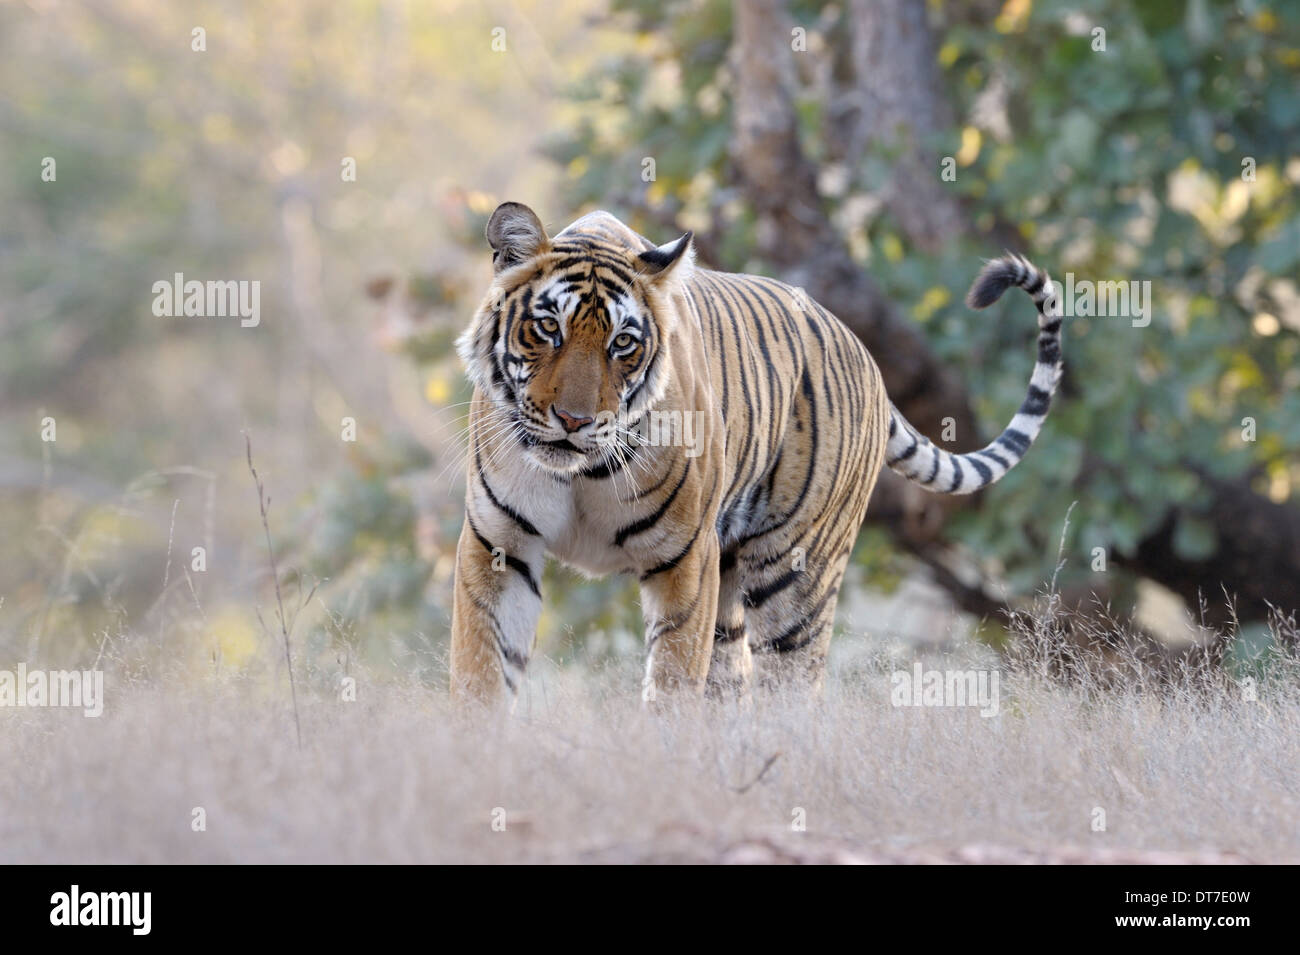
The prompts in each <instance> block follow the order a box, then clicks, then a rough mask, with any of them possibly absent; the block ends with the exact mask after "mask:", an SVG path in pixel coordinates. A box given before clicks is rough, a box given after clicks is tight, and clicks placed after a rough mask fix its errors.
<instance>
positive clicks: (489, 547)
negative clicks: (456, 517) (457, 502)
mask: <svg viewBox="0 0 1300 955" xmlns="http://www.w3.org/2000/svg"><path fill="white" fill-rule="evenodd" d="M465 521H466V523H468V524H469V529H470V530H471V531H473V532H474V536H475V537H477V538H478V542H479V543H480V544H482V545H483V549H484V550H486V551H487V552H488V553H489V554H491V555H492V556H493V557H496V554H495V553H494V551H495V550H496V549H497V548H496V545H494V544H493V543H492V542H491V541H490V540H488V539H487V538H486V537H484V536H483V535H482V534H481V533H479V529H478V528H477V527H475V526H474V520H473V519H472V518H471V517H470V516H469V515H468V514H466V515H465ZM501 550H502V553H503V554H504V553H505V548H502V549H501ZM505 558H506V566H507V567H509V568H510V569H511V570H514V571H516V572H517V573H518V574H519V575H520V576H521V577H523V578H524V582H525V583H527V584H528V589H529V590H531V591H532V592H533V593H534V594H536V595H537V596H538V597H541V596H542V589H541V588H540V587H538V586H537V581H536V580H535V579H534V578H533V570H532V568H531V567H529V566H528V565H527V564H525V563H524V562H523V561H522V560H520V559H519V558H518V557H514V556H512V555H510V554H505Z"/></svg>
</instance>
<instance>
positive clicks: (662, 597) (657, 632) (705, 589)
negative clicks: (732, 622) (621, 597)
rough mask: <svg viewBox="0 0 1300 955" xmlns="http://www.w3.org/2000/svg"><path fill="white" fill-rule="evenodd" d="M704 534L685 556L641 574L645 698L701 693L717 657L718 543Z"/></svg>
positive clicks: (712, 537) (709, 535)
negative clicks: (712, 661)
mask: <svg viewBox="0 0 1300 955" xmlns="http://www.w3.org/2000/svg"><path fill="white" fill-rule="evenodd" d="M705 526H706V527H708V528H709V530H708V531H706V532H704V533H700V534H699V535H698V538H697V539H696V540H694V541H692V543H691V544H690V545H689V548H688V550H687V551H686V553H685V554H684V555H682V556H681V557H679V558H676V560H675V562H673V561H670V562H668V563H666V564H664V565H661V566H659V567H655V568H652V569H651V570H650V571H648V572H646V573H645V574H643V575H642V576H641V606H642V612H643V616H644V618H645V638H646V644H647V656H646V674H645V682H644V683H643V684H642V690H643V692H642V699H643V700H644V701H645V702H646V703H654V702H655V701H656V699H657V697H658V696H659V694H661V693H665V692H666V693H672V692H674V691H677V690H683V691H686V692H688V693H692V694H699V693H702V692H703V690H704V680H705V677H706V676H707V675H708V672H709V660H710V658H711V656H712V653H713V629H714V624H715V619H716V616H717V612H718V539H717V536H716V535H715V534H714V533H712V521H707V522H706V523H705Z"/></svg>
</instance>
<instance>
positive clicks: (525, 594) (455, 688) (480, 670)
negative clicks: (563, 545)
mask: <svg viewBox="0 0 1300 955" xmlns="http://www.w3.org/2000/svg"><path fill="white" fill-rule="evenodd" d="M489 535H492V536H489ZM544 561H545V550H544V547H543V545H542V543H541V539H540V538H537V537H524V536H523V535H519V534H512V533H511V532H510V531H509V529H508V528H502V527H500V526H498V525H496V524H494V523H489V522H484V525H483V526H480V524H479V520H477V519H476V518H475V516H474V514H473V512H472V510H469V511H467V512H466V515H465V527H464V529H463V530H462V531H461V535H460V543H459V545H458V546H457V548H456V584H455V598H454V601H453V605H452V618H451V694H452V698H453V699H454V700H456V702H458V703H464V702H466V701H469V700H476V701H479V702H484V703H492V702H495V701H497V700H500V699H502V698H503V697H505V698H508V699H509V701H510V703H511V704H513V702H514V699H515V695H516V693H517V692H518V690H519V685H520V683H522V682H523V677H524V671H525V669H526V668H527V666H528V658H529V656H530V655H531V654H532V651H533V644H534V642H535V640H536V636H537V619H538V617H539V616H540V615H541V611H542V594H541V587H540V586H539V581H540V579H541V570H542V565H543V563H544Z"/></svg>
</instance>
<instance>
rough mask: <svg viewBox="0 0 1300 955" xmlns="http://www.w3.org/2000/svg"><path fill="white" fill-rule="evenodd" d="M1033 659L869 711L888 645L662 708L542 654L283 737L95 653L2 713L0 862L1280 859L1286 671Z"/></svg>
mask: <svg viewBox="0 0 1300 955" xmlns="http://www.w3.org/2000/svg"><path fill="white" fill-rule="evenodd" d="M930 662H931V663H932V664H933V665H936V666H940V667H942V666H944V663H943V661H941V660H934V661H930ZM1042 662H1043V658H1042V657H1041V656H1039V657H1035V656H1034V655H1033V654H1030V655H1027V656H1026V657H1024V658H1023V659H1022V661H1021V662H1020V663H1018V664H1007V663H1003V664H1001V665H1002V667H1003V670H1002V672H1001V712H1000V715H998V716H995V717H992V718H981V717H980V716H979V715H978V713H977V712H975V711H974V710H970V709H956V708H934V709H925V708H897V707H894V706H892V705H891V704H890V700H889V696H890V679H889V673H890V671H891V670H892V669H894V667H895V666H897V665H898V664H896V663H890V662H889V661H886V660H883V659H879V658H870V659H865V660H864V659H863V658H862V657H861V656H859V657H857V658H856V659H855V660H854V661H853V662H852V664H845V663H843V661H841V663H840V664H839V665H838V666H837V667H836V668H835V669H834V670H833V672H832V678H831V679H830V680H829V681H828V689H827V693H826V696H825V697H824V698H823V699H822V700H821V701H820V702H818V703H811V704H810V703H808V702H806V701H799V700H790V699H782V698H779V697H775V696H771V695H766V696H761V697H759V698H758V699H757V700H756V701H755V703H754V705H753V707H752V708H750V709H748V710H737V709H736V708H734V707H730V708H729V707H721V706H715V705H690V706H680V707H676V708H673V709H671V710H670V711H669V712H665V713H662V714H659V715H650V714H648V713H645V712H643V711H642V710H641V709H640V708H639V705H638V702H637V695H636V692H635V690H636V686H637V679H636V675H635V673H634V672H632V669H631V663H632V661H629V667H628V669H627V671H626V672H612V671H610V672H605V673H590V672H581V671H580V670H579V669H578V668H567V669H563V670H561V669H554V668H550V667H548V666H547V665H546V664H545V662H544V661H542V662H541V664H540V666H539V667H538V669H537V672H536V673H535V674H534V676H533V679H532V681H531V684H530V686H529V687H528V689H527V692H526V694H525V696H524V698H522V699H521V701H520V705H519V707H518V710H517V712H516V713H515V715H514V716H512V717H495V718H483V719H480V720H477V721H471V722H466V721H464V720H461V719H459V718H457V717H456V716H455V715H454V714H453V713H452V712H451V710H450V707H449V704H448V700H447V698H446V694H445V692H444V691H441V690H436V689H429V688H425V687H418V686H399V685H392V684H382V683H374V682H369V681H368V680H367V679H366V678H365V677H364V676H363V677H361V678H360V679H359V680H358V688H357V697H358V699H357V701H356V702H342V701H339V700H335V699H332V698H330V696H328V695H326V694H323V693H321V692H320V691H319V690H316V691H313V692H306V693H303V692H301V686H302V685H303V684H300V693H299V706H300V710H301V719H302V736H303V745H302V748H301V749H299V747H298V745H297V743H296V742H295V733H294V720H293V714H292V712H291V710H290V706H289V703H288V687H287V685H285V684H284V683H283V680H281V685H279V686H275V687H274V688H273V687H272V686H271V685H269V683H268V682H259V683H254V682H252V681H249V680H240V679H229V678H216V677H212V678H209V679H206V680H200V681H199V682H198V685H195V681H194V680H193V678H191V679H189V680H186V681H184V682H181V681H179V680H177V681H175V682H173V681H171V680H168V679H165V678H161V677H154V678H153V679H151V680H148V681H138V682H133V681H132V680H131V679H129V678H128V677H126V676H125V675H124V674H125V672H126V668H125V667H123V668H121V670H122V672H121V673H115V672H114V669H113V668H112V667H110V670H109V674H108V677H107V680H106V683H107V692H106V696H107V702H106V706H105V712H104V715H103V716H102V717H100V718H99V719H87V718H84V717H82V716H81V715H80V713H79V712H78V711H68V710H50V709H44V710H41V709H0V733H3V737H4V739H5V746H4V747H3V750H2V751H0V861H5V862H77V863H85V862H324V861H331V862H509V861H538V862H561V861H575V860H576V861H583V860H586V861H599V862H645V861H1031V862H1032V861H1135V860H1136V861H1168V860H1169V859H1173V858H1178V859H1191V860H1193V861H1234V860H1237V859H1246V860H1252V861H1274V860H1289V861H1296V860H1300V830H1298V829H1297V827H1296V825H1295V819H1296V818H1297V816H1298V815H1300V691H1298V690H1297V685H1298V681H1297V680H1296V674H1295V672H1294V668H1293V667H1292V665H1291V664H1290V663H1286V664H1284V665H1283V671H1285V672H1278V673H1275V678H1274V679H1271V680H1268V681H1265V682H1264V683H1263V684H1261V688H1260V699H1259V702H1248V701H1245V700H1243V699H1242V693H1241V692H1240V689H1239V688H1237V687H1235V686H1234V685H1232V684H1230V683H1227V682H1225V681H1222V680H1219V679H1195V678H1187V679H1183V680H1176V681H1172V682H1169V681H1166V682H1165V683H1163V684H1161V685H1159V686H1157V685H1155V684H1150V685H1147V686H1146V687H1145V688H1143V689H1134V688H1129V689H1124V688H1122V687H1121V688H1116V687H1115V686H1114V681H1108V682H1107V685H1106V686H1105V687H1103V686H1102V685H1101V684H1100V683H1098V684H1093V683H1091V682H1090V680H1089V678H1088V677H1087V676H1086V675H1078V674H1076V675H1074V676H1072V677H1070V678H1069V680H1068V682H1066V681H1063V680H1062V679H1061V678H1060V677H1059V676H1053V675H1050V673H1049V668H1047V667H1044V666H1042V665H1041V663H1042ZM909 663H910V661H909ZM904 665H906V664H904ZM950 665H953V666H962V665H969V664H968V663H965V664H963V663H954V664H950ZM306 682H307V684H310V681H306ZM200 806H201V807H203V809H204V810H205V812H206V822H207V828H206V831H203V832H194V831H192V830H191V819H192V810H193V809H194V807H200ZM1097 807H1099V808H1101V809H1103V810H1104V811H1105V814H1106V830H1105V831H1104V832H1094V831H1093V830H1092V828H1091V824H1092V820H1093V818H1094V816H1093V813H1094V809H1095V808H1097ZM497 808H501V809H504V810H505V830H504V831H494V829H493V826H492V822H493V812H494V810H495V809H497ZM796 808H801V809H803V810H804V811H805V812H806V818H807V831H806V832H795V831H792V828H791V823H792V820H793V818H794V813H795V810H796ZM1135 853H1136V854H1135ZM1160 853H1178V854H1180V855H1176V856H1168V855H1161V854H1160ZM1188 853H1192V854H1196V855H1192V856H1188V855H1184V854H1188ZM1225 853H1226V854H1227V855H1226V856H1225V855H1224V854H1225Z"/></svg>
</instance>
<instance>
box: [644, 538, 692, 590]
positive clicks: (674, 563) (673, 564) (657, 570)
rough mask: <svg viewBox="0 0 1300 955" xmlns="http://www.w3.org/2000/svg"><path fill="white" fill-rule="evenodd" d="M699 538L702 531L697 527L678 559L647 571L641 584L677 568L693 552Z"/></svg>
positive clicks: (674, 558) (672, 559) (667, 561)
mask: <svg viewBox="0 0 1300 955" xmlns="http://www.w3.org/2000/svg"><path fill="white" fill-rule="evenodd" d="M699 536H700V529H699V528H698V527H697V528H695V533H694V534H692V535H691V539H690V541H689V542H688V543H687V545H686V546H685V547H683V548H682V550H681V552H680V553H679V554H678V555H677V556H676V557H673V558H670V559H669V560H666V561H664V562H663V563H662V564H660V565H659V566H657V567H651V568H650V569H649V570H647V571H646V572H645V573H644V574H642V575H641V583H645V582H646V581H647V580H649V579H650V578H651V577H653V576H654V575H655V574H662V573H663V572H664V571H666V570H672V569H673V568H674V567H676V566H677V564H678V562H679V561H680V560H681V559H682V558H684V557H685V556H686V555H687V554H689V553H690V552H691V548H692V547H694V546H695V541H696V539H698V538H699Z"/></svg>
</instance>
